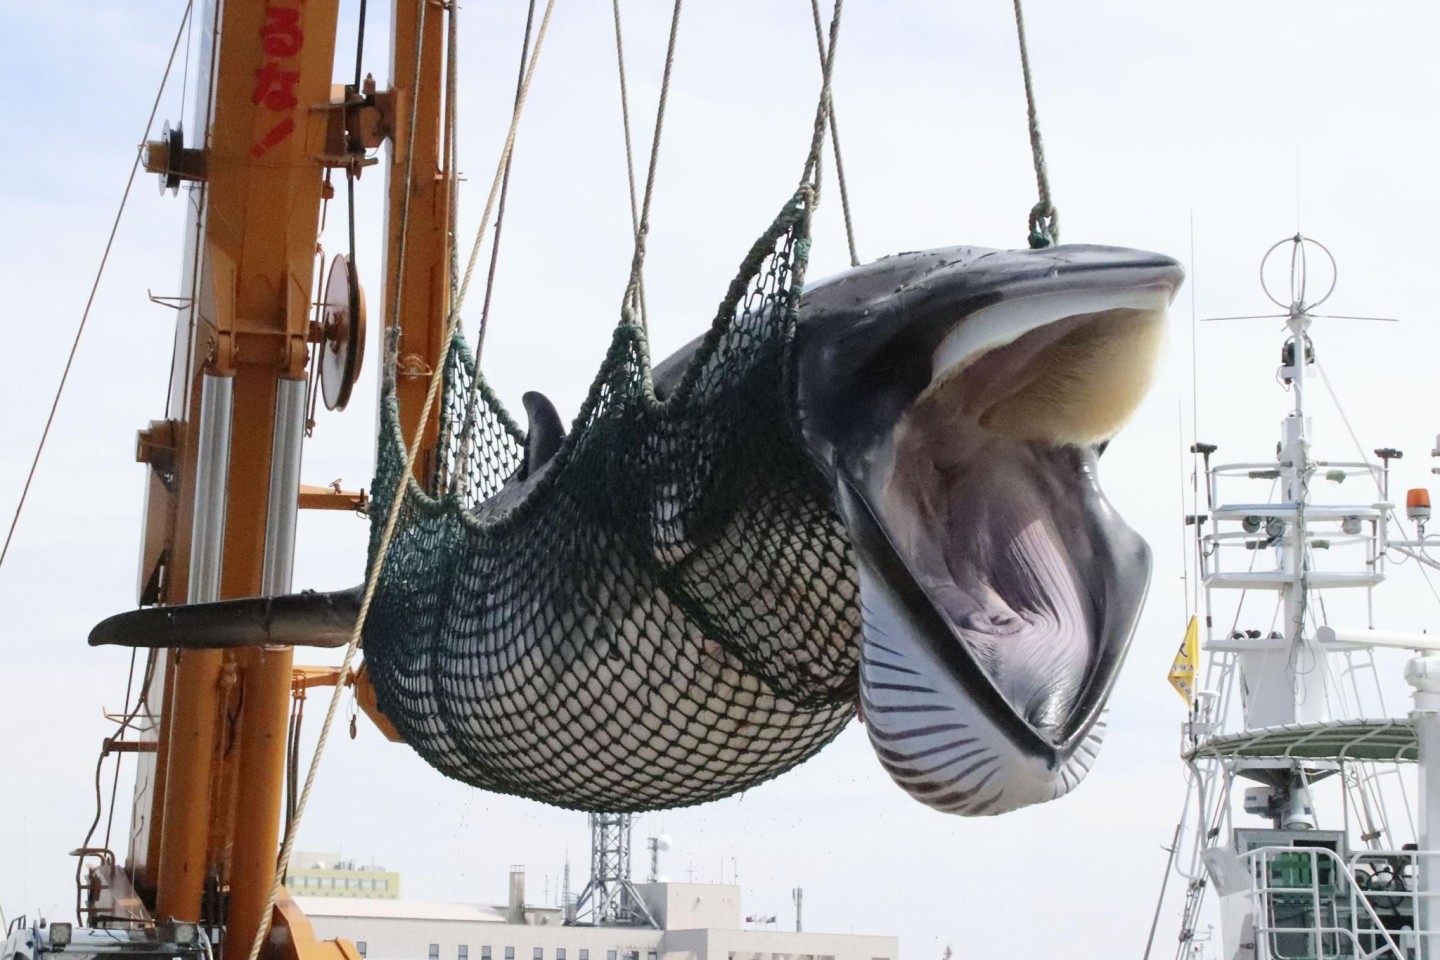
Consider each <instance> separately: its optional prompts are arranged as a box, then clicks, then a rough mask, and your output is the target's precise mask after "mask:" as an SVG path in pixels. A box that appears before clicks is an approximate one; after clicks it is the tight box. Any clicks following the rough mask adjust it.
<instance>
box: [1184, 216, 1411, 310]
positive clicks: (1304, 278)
mask: <svg viewBox="0 0 1440 960" xmlns="http://www.w3.org/2000/svg"><path fill="white" fill-rule="evenodd" d="M1287 243H1288V244H1290V245H1291V247H1290V276H1289V287H1290V289H1289V292H1288V298H1289V299H1288V300H1282V299H1280V298H1279V297H1277V296H1275V294H1274V292H1273V291H1272V290H1271V289H1270V283H1269V281H1267V279H1266V267H1267V266H1268V265H1269V263H1270V258H1271V257H1272V256H1274V254H1275V252H1276V251H1277V250H1279V249H1280V248H1281V247H1283V246H1285V244H1287ZM1307 247H1313V248H1314V249H1316V250H1318V251H1319V252H1320V253H1322V254H1323V255H1324V258H1325V261H1326V262H1328V263H1329V269H1330V285H1329V286H1328V287H1326V289H1325V292H1324V293H1323V294H1322V295H1321V296H1320V297H1318V298H1317V299H1315V300H1309V299H1307V297H1308V295H1309V285H1310V262H1309V257H1308V256H1307V254H1306V248H1307ZM1339 278H1340V270H1339V268H1338V267H1337V266H1336V265H1335V255H1334V254H1332V253H1331V252H1330V248H1329V247H1327V246H1325V244H1323V243H1321V242H1320V241H1319V240H1315V239H1313V238H1311V237H1307V236H1305V235H1303V234H1300V233H1297V234H1295V236H1293V237H1287V238H1286V239H1284V240H1280V241H1277V242H1276V243H1274V244H1273V245H1271V247H1270V249H1269V250H1266V251H1265V256H1263V257H1261V258H1260V288H1261V289H1262V290H1264V291H1265V296H1266V298H1267V299H1268V300H1269V301H1270V302H1271V303H1273V304H1275V306H1277V307H1279V308H1281V309H1282V310H1284V311H1285V312H1284V313H1260V314H1242V315H1239V316H1231V317H1202V318H1201V321H1200V322H1201V323H1212V322H1214V321H1217V320H1290V319H1292V318H1295V317H1298V316H1302V315H1303V316H1304V317H1306V318H1307V320H1310V319H1315V318H1321V319H1325V320H1378V321H1380V322H1381V323H1396V322H1397V321H1396V319H1395V318H1394V317H1361V316H1355V315H1353V314H1343V313H1329V314H1326V313H1315V312H1314V309H1315V308H1316V307H1318V306H1320V304H1322V303H1324V302H1325V301H1327V300H1329V299H1330V295H1331V294H1333V293H1334V292H1335V284H1336V283H1337V282H1338V281H1339ZM1305 326H1307V327H1308V326H1309V324H1308V322H1307V323H1306V324H1305Z"/></svg>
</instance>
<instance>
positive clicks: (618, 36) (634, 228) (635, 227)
mask: <svg viewBox="0 0 1440 960" xmlns="http://www.w3.org/2000/svg"><path fill="white" fill-rule="evenodd" d="M610 6H611V9H612V10H613V11H614V14H615V63H616V65H617V66H618V68H619V71H620V125H621V127H622V128H623V129H624V131H625V173H626V177H627V181H628V183H629V186H630V230H631V232H632V233H634V234H635V235H636V236H639V234H640V211H639V207H638V205H637V203H636V199H635V154H634V152H633V151H632V150H631V148H630V94H629V91H628V90H627V88H626V85H625V42H624V40H623V39H622V36H623V31H622V30H621V29H620V0H611V3H610ZM636 295H637V302H638V304H639V308H640V310H639V313H640V327H641V329H643V330H645V331H646V332H647V333H648V332H649V314H648V312H647V311H646V308H645V283H644V280H643V278H642V280H641V283H640V285H639V287H638V288H637V289H636Z"/></svg>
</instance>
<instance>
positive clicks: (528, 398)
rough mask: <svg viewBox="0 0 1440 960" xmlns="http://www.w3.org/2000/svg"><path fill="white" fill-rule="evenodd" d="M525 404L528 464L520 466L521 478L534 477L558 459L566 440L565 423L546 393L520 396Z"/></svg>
mask: <svg viewBox="0 0 1440 960" xmlns="http://www.w3.org/2000/svg"><path fill="white" fill-rule="evenodd" d="M521 401H522V402H523V403H524V404H525V416H526V417H527V418H528V419H529V421H530V423H529V429H528V430H527V432H526V434H525V463H524V465H523V466H522V467H521V471H522V472H521V475H520V479H521V480H524V479H526V478H527V477H533V476H534V475H535V474H536V472H537V471H539V469H540V468H541V467H543V466H545V464H546V463H547V462H548V461H549V460H550V458H551V457H553V456H555V452H556V451H557V450H559V449H560V444H561V443H562V442H563V441H564V440H565V424H564V423H562V422H561V421H560V414H559V413H557V412H556V411H555V404H553V403H551V402H550V398H549V397H547V396H545V394H543V393H539V392H537V391H535V390H531V391H530V392H528V393H526V394H525V396H523V397H521Z"/></svg>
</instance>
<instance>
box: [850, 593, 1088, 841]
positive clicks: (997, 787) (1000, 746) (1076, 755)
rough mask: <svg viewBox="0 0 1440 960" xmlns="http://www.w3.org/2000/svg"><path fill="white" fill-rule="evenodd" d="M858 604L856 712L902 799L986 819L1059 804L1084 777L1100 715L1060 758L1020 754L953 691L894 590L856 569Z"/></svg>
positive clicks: (961, 694)
mask: <svg viewBox="0 0 1440 960" xmlns="http://www.w3.org/2000/svg"><path fill="white" fill-rule="evenodd" d="M860 600H861V605H862V609H863V617H864V620H863V624H864V639H863V641H862V658H861V661H860V695H861V714H862V716H863V717H864V721H865V727H866V731H867V732H868V734H869V737H870V743H871V746H872V747H873V748H874V749H875V755H876V757H877V758H878V759H879V761H880V765H881V766H882V767H884V768H885V772H886V773H888V774H889V775H890V777H891V779H893V780H894V781H895V782H896V784H898V785H899V786H900V788H901V789H903V790H904V791H905V792H906V793H908V794H910V796H912V797H913V798H915V799H916V800H918V801H920V802H921V803H923V804H925V805H926V806H928V807H931V808H932V809H935V810H938V811H940V812H942V813H954V814H960V815H962V816H993V815H995V814H1001V813H1009V812H1010V811H1013V810H1018V809H1020V808H1021V807H1027V806H1030V805H1031V804H1036V803H1044V802H1046V801H1049V800H1055V799H1058V798H1060V797H1062V796H1064V795H1065V794H1067V793H1069V792H1070V791H1071V790H1072V789H1074V788H1075V786H1076V785H1077V784H1078V783H1079V782H1080V781H1081V780H1082V779H1083V778H1084V777H1085V774H1086V773H1088V772H1089V770H1090V767H1091V766H1092V765H1093V764H1094V762H1095V757H1096V756H1097V754H1098V752H1099V749H1100V741H1101V738H1102V737H1103V736H1104V732H1105V721H1104V718H1103V717H1101V718H1099V719H1097V720H1096V721H1095V723H1093V724H1092V725H1091V726H1090V727H1089V729H1088V730H1087V731H1085V732H1084V733H1083V734H1082V735H1081V736H1080V737H1079V738H1078V739H1077V741H1076V743H1075V745H1074V749H1073V750H1072V751H1071V752H1070V753H1069V755H1068V756H1067V757H1064V758H1058V757H1056V756H1054V755H1053V754H1052V755H1050V756H1045V755H1042V754H1039V753H1037V752H1035V751H1033V750H1030V749H1027V748H1026V746H1024V745H1020V744H1017V743H1016V742H1015V741H1014V739H1012V738H1011V737H1010V736H1007V735H1006V733H1005V732H1004V731H1002V730H1001V729H1000V728H999V727H998V726H997V725H996V724H995V723H993V722H992V721H991V720H990V719H989V718H987V716H986V714H985V711H984V710H983V709H982V708H981V707H980V706H979V705H978V704H977V703H976V701H975V700H974V698H973V697H971V696H968V695H966V694H965V693H964V692H962V691H961V690H960V689H958V687H957V686H956V685H955V684H954V683H953V681H951V679H950V676H949V674H948V672H947V671H946V669H945V667H944V665H943V664H940V663H938V662H935V658H934V657H933V656H932V655H931V653H930V652H929V651H928V650H927V649H926V647H925V644H924V643H923V642H919V641H918V640H917V637H916V635H915V633H914V630H913V627H912V625H911V624H910V623H909V622H908V619H907V617H906V615H905V611H904V610H903V608H902V605H901V604H900V603H899V602H898V601H897V599H896V598H895V596H894V594H893V593H892V591H891V590H889V589H888V588H887V587H886V586H885V585H884V584H883V583H881V582H880V581H879V580H878V579H877V577H876V575H875V574H874V572H872V571H870V570H867V569H866V568H865V567H864V565H863V564H862V565H861V568H860Z"/></svg>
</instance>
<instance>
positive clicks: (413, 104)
mask: <svg viewBox="0 0 1440 960" xmlns="http://www.w3.org/2000/svg"><path fill="white" fill-rule="evenodd" d="M419 6H420V15H419V16H418V17H417V18H416V21H415V76H414V77H413V78H412V80H411V83H410V117H411V123H410V130H409V137H408V138H407V139H406V141H405V198H404V202H403V203H401V204H400V240H399V242H398V243H397V244H396V251H395V262H396V263H397V264H403V263H404V262H405V249H406V247H408V246H409V242H410V195H411V193H413V192H414V191H412V190H411V183H412V181H413V178H414V174H415V124H414V122H413V118H414V117H415V113H416V110H417V109H418V108H419V106H420V51H421V40H423V39H424V37H425V11H426V10H427V9H428V8H429V6H430V3H429V0H419ZM392 189H393V185H392ZM404 299H405V271H404V270H403V269H402V270H401V271H400V273H399V276H398V277H396V278H395V305H394V308H393V309H392V310H391V311H390V326H391V327H392V328H393V327H398V326H400V306H401V304H402V303H403V302H404ZM422 422H423V421H422ZM250 960H255V958H254V956H251V958H250Z"/></svg>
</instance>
